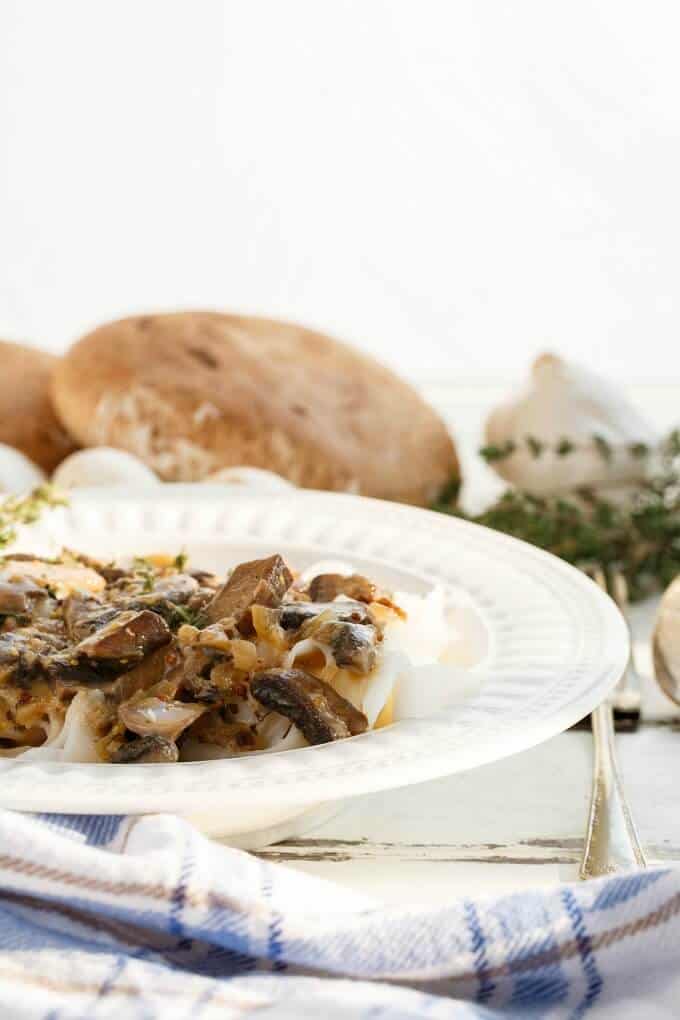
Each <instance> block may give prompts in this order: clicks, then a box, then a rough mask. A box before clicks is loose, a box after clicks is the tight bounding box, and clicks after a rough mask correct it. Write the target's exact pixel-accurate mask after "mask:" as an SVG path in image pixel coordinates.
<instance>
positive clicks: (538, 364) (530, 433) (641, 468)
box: [485, 354, 659, 495]
mask: <svg viewBox="0 0 680 1020" xmlns="http://www.w3.org/2000/svg"><path fill="white" fill-rule="evenodd" d="M485 436H486V443H487V444H488V445H493V446H498V447H501V448H502V447H504V446H505V444H507V443H508V442H512V443H514V444H516V449H515V451H514V452H513V453H511V454H510V455H509V456H507V457H504V458H502V459H500V460H498V461H495V462H493V465H492V466H493V467H494V469H495V470H496V471H497V472H498V474H499V475H500V476H501V477H502V478H505V479H506V480H507V481H509V482H512V483H513V484H514V485H516V486H518V487H519V488H522V489H525V490H526V491H528V492H532V493H534V494H536V495H549V494H551V493H557V492H564V491H568V490H570V489H576V488H581V487H585V486H588V487H592V488H597V489H602V488H604V489H617V488H620V487H623V486H629V485H634V484H636V483H639V482H641V481H642V480H643V479H644V478H645V477H646V471H647V468H646V460H647V458H641V457H639V456H636V455H635V454H634V452H632V449H631V447H632V446H633V445H634V444H638V443H644V444H645V445H646V446H648V447H649V448H650V450H653V449H654V448H655V447H656V446H657V444H658V442H659V436H658V434H657V433H656V431H655V430H654V429H653V428H652V426H651V425H650V424H649V423H648V422H647V421H646V420H645V419H644V418H643V417H642V416H641V415H640V414H639V413H638V411H637V410H636V408H635V407H633V406H632V405H631V404H630V402H629V401H628V400H627V399H626V398H625V397H624V396H623V395H622V394H621V392H620V390H619V389H618V388H616V387H615V386H612V385H611V384H610V383H608V382H607V381H606V380H604V379H602V378H600V377H599V376H598V375H596V374H595V373H593V372H590V371H588V370H587V369H584V368H582V367H581V366H580V365H576V364H573V363H571V362H568V361H565V360H564V359H563V358H560V357H558V356H557V355H555V354H542V355H540V357H538V358H537V359H536V361H535V362H534V364H533V366H532V371H531V378H530V380H529V383H528V385H527V387H526V388H525V389H524V391H523V392H522V393H520V394H519V395H518V396H517V397H515V398H514V399H512V400H510V401H508V402H506V403H505V404H503V405H501V406H500V407H497V408H496V409H495V410H494V411H492V413H491V414H490V416H489V418H488V420H487V423H486V430H485ZM528 437H533V438H535V439H537V440H539V441H540V442H541V443H542V444H544V446H543V449H542V450H541V452H540V455H538V456H536V455H535V454H534V453H532V450H531V449H530V448H529V446H528V445H527V438H528ZM595 437H599V438H600V440H602V441H604V444H606V445H605V446H604V447H603V445H599V446H598V440H597V439H596V438H595ZM565 439H566V440H568V441H569V442H570V443H571V444H573V449H572V450H571V451H570V452H569V453H567V454H566V455H562V456H561V455H560V454H559V453H558V452H557V447H558V445H559V443H560V442H561V441H563V440H565Z"/></svg>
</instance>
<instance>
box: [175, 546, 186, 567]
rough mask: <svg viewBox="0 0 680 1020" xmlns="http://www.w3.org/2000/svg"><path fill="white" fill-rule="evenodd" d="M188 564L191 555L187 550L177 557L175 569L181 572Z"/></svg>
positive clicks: (179, 553) (183, 550)
mask: <svg viewBox="0 0 680 1020" xmlns="http://www.w3.org/2000/svg"><path fill="white" fill-rule="evenodd" d="M188 562H189V554H188V553H187V551H186V549H182V551H181V552H178V553H177V555H176V556H175V567H176V568H177V570H179V571H180V572H181V571H183V570H184V569H185V567H186V565H187V563H188Z"/></svg>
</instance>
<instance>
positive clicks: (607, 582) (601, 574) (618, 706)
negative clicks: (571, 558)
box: [590, 566, 642, 733]
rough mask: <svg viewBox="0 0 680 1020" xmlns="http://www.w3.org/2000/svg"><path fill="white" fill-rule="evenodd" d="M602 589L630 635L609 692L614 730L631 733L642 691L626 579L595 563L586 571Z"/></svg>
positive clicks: (635, 721)
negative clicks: (618, 674)
mask: <svg viewBox="0 0 680 1020" xmlns="http://www.w3.org/2000/svg"><path fill="white" fill-rule="evenodd" d="M590 576H591V577H592V579H593V580H594V581H595V583H596V584H597V585H599V586H600V588H602V589H603V591H606V592H607V594H609V595H610V596H611V598H612V599H613V600H614V602H615V603H616V605H617V607H618V609H619V612H620V613H621V615H622V617H623V619H624V620H625V623H626V627H627V628H628V635H629V637H630V655H629V657H628V662H627V663H626V668H625V670H624V673H623V676H622V677H621V679H620V680H619V682H618V684H617V685H616V687H615V688H614V690H613V691H612V695H611V702H612V708H613V711H614V729H615V730H616V732H617V733H632V732H634V731H635V730H636V729H637V728H638V726H639V725H640V709H641V705H642V693H641V685H640V674H639V673H638V671H637V666H636V664H635V654H634V652H633V635H632V633H631V628H630V619H629V616H628V608H629V605H628V584H627V583H626V578H625V577H624V575H623V574H622V572H621V571H620V570H618V569H617V568H616V567H613V568H610V570H609V574H608V575H607V573H605V571H604V570H603V569H602V567H600V566H597V567H594V568H593V569H592V572H591V574H590Z"/></svg>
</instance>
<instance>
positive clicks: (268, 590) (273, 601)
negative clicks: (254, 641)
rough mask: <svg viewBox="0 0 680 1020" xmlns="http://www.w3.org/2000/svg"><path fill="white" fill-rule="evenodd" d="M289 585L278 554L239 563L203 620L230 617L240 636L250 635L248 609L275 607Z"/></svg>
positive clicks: (289, 574)
mask: <svg viewBox="0 0 680 1020" xmlns="http://www.w3.org/2000/svg"><path fill="white" fill-rule="evenodd" d="M292 583H293V575H292V574H291V572H290V570H289V569H288V567H287V565H286V562H285V560H284V559H283V557H281V556H279V555H278V553H276V554H275V555H274V556H268V557H267V558H266V559H263V560H250V561H249V562H248V563H241V564H239V566H238V567H236V569H235V570H234V572H233V573H232V575H231V577H230V578H229V580H228V581H227V582H226V584H223V585H222V587H221V588H220V589H218V591H217V592H216V593H215V595H214V596H213V598H212V599H211V600H210V602H208V604H207V606H206V607H205V613H206V617H207V619H208V621H209V622H210V623H217V621H218V620H223V619H225V618H226V617H231V618H232V619H234V620H235V622H236V626H237V627H238V629H239V630H240V631H241V633H242V634H246V635H247V634H250V633H252V618H251V614H250V607H251V606H253V605H258V606H269V607H274V606H278V605H279V604H280V602H281V599H282V598H283V596H284V595H285V594H286V592H287V591H288V589H289V588H290V586H291V584H292Z"/></svg>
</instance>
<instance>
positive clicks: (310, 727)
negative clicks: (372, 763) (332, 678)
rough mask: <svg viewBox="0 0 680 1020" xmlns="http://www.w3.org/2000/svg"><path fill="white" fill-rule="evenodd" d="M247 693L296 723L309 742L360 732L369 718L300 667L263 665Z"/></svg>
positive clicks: (318, 742)
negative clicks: (285, 667)
mask: <svg viewBox="0 0 680 1020" xmlns="http://www.w3.org/2000/svg"><path fill="white" fill-rule="evenodd" d="M250 693H251V694H252V695H253V697H254V698H255V699H256V700H257V701H259V702H260V704H261V705H263V706H264V707H265V708H269V709H271V710H272V711H274V712H278V713H279V715H283V716H285V717H286V718H287V719H290V720H291V722H293V723H295V725H296V726H297V728H298V729H299V730H300V731H301V732H302V734H303V736H304V737H305V739H306V740H307V742H308V743H310V744H327V743H329V742H330V741H331V740H342V739H343V738H344V737H351V736H355V735H356V734H357V733H363V732H364V731H365V730H366V729H367V728H368V720H367V718H366V716H365V715H364V714H363V712H360V711H359V709H358V708H355V707H354V705H352V704H351V703H350V702H349V701H347V699H346V698H343V697H342V695H340V694H338V692H337V691H336V690H335V689H334V688H333V687H331V685H330V684H327V683H326V682H325V681H324V680H319V679H318V678H317V677H315V676H312V675H311V673H306V672H305V671H304V670H302V669H264V670H261V671H260V672H258V673H255V674H254V675H253V677H252V679H251V681H250Z"/></svg>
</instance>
